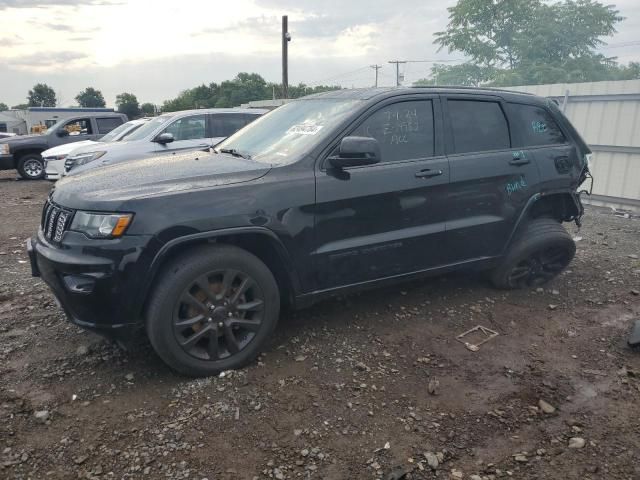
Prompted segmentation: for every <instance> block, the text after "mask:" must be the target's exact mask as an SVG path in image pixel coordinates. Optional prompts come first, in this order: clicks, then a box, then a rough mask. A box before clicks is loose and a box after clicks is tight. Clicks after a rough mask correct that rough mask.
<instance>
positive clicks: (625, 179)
mask: <svg viewBox="0 0 640 480" xmlns="http://www.w3.org/2000/svg"><path fill="white" fill-rule="evenodd" d="M513 90H520V91H525V92H530V93H534V94H536V95H540V96H543V97H552V98H554V99H557V100H558V102H559V103H560V105H562V106H563V109H564V112H565V115H567V117H569V119H570V120H571V123H573V125H574V126H575V127H576V129H578V131H579V132H580V134H581V135H582V136H583V138H584V139H585V140H586V141H587V143H588V144H589V145H590V146H591V149H592V150H593V162H592V168H591V170H592V173H593V176H594V184H593V193H594V196H593V197H592V199H591V202H592V203H595V204H604V205H609V206H613V207H622V208H629V209H633V210H637V211H640V80H624V81H617V82H590V83H566V84H553V85H527V86H522V87H513Z"/></svg>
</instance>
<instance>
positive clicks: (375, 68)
mask: <svg viewBox="0 0 640 480" xmlns="http://www.w3.org/2000/svg"><path fill="white" fill-rule="evenodd" d="M370 67H371V68H373V69H374V70H375V71H376V87H377V86H378V70H380V69H381V68H382V65H370Z"/></svg>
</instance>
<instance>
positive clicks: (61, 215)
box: [41, 200, 73, 243]
mask: <svg viewBox="0 0 640 480" xmlns="http://www.w3.org/2000/svg"><path fill="white" fill-rule="evenodd" d="M72 218H73V211H72V210H68V209H66V208H62V207H59V206H58V205H55V204H54V203H53V202H51V201H50V200H47V201H46V202H45V205H44V208H43V209H42V223H41V228H42V233H43V234H44V237H45V238H46V239H47V240H50V241H52V242H55V243H59V242H61V241H62V237H63V236H64V233H65V232H66V231H67V230H68V229H69V226H70V224H71V219H72Z"/></svg>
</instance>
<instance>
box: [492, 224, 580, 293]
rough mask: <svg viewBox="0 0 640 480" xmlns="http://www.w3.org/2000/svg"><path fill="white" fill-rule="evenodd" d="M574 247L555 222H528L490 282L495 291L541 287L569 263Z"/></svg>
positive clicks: (563, 230) (566, 234)
mask: <svg viewBox="0 0 640 480" xmlns="http://www.w3.org/2000/svg"><path fill="white" fill-rule="evenodd" d="M575 252H576V245H575V243H574V241H573V239H572V238H571V236H570V235H569V234H568V233H567V231H566V230H565V229H564V227H563V226H562V225H561V224H560V223H559V222H558V221H556V220H553V219H550V218H539V219H536V220H532V221H530V222H529V223H528V224H527V225H526V227H525V228H524V229H523V231H522V232H521V233H520V234H519V235H518V237H517V239H516V240H514V242H513V244H512V246H511V247H510V248H509V251H508V253H507V255H506V256H505V257H504V259H503V260H502V262H501V264H500V265H499V266H498V267H497V268H496V269H495V270H494V271H493V272H492V274H491V279H492V281H493V284H494V285H495V286H497V287H498V288H505V289H516V288H528V287H537V286H540V285H544V284H545V283H547V282H548V281H549V280H551V279H553V278H554V277H556V276H557V275H558V274H559V273H560V272H562V270H564V269H565V268H566V267H567V265H569V263H570V262H571V260H572V259H573V257H574V255H575Z"/></svg>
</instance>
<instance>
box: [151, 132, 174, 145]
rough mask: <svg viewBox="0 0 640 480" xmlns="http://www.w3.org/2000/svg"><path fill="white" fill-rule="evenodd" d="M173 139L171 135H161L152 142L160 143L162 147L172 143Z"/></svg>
mask: <svg viewBox="0 0 640 480" xmlns="http://www.w3.org/2000/svg"><path fill="white" fill-rule="evenodd" d="M173 140H174V138H173V134H172V133H167V132H164V133H161V134H160V135H158V136H157V137H156V139H155V140H154V142H156V143H160V144H162V145H166V144H167V143H171V142H173Z"/></svg>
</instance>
